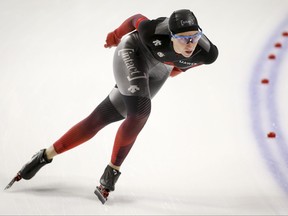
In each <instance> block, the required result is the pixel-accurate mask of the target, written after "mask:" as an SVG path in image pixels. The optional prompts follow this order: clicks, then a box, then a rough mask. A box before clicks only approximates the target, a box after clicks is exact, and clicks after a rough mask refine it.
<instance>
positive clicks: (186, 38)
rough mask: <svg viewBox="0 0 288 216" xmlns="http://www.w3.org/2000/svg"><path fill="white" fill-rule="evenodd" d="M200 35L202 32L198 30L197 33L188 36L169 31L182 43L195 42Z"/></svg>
mask: <svg viewBox="0 0 288 216" xmlns="http://www.w3.org/2000/svg"><path fill="white" fill-rule="evenodd" d="M202 35H203V33H202V32H201V31H199V32H198V33H196V34H194V35H189V36H184V35H175V34H173V33H172V32H171V36H172V37H173V38H175V39H176V40H177V41H179V42H180V43H182V44H188V43H197V42H198V41H199V40H200V38H201V37H202Z"/></svg>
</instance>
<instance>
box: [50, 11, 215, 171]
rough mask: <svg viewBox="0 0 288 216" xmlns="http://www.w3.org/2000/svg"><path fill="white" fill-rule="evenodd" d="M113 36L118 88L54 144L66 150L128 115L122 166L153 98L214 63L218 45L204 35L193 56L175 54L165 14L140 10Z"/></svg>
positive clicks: (119, 147)
mask: <svg viewBox="0 0 288 216" xmlns="http://www.w3.org/2000/svg"><path fill="white" fill-rule="evenodd" d="M128 33H129V34H128ZM113 35H114V36H115V38H116V39H118V40H119V41H118V42H120V43H119V44H118V43H117V44H118V46H117V48H116V50H115V54H114V60H113V70H114V77H115V80H116V85H115V87H114V88H113V89H112V91H111V92H110V94H109V95H108V96H107V97H106V98H105V99H104V100H103V101H102V102H101V103H100V104H99V105H98V106H97V107H96V109H95V110H94V111H93V112H92V113H91V114H90V115H89V116H87V117H86V118H85V119H83V120H82V121H80V122H79V123H78V124H76V125H75V126H73V127H72V128H71V129H70V130H68V131H67V132H66V133H65V134H64V135H63V136H62V137H61V138H60V139H59V140H57V141H56V142H55V143H54V144H53V146H54V148H55V151H56V152H57V153H58V154H61V153H63V152H65V151H67V150H69V149H71V148H74V147H76V146H78V145H80V144H82V143H84V142H86V141H87V140H89V139H91V138H92V137H93V136H95V135H96V134H97V132H98V131H100V130H101V129H102V128H104V127H105V126H106V125H108V124H110V123H112V122H116V121H119V120H123V119H125V120H124V121H123V122H122V124H121V125H120V127H119V129H118V131H117V134H116V138H115V142H114V146H113V152H112V156H111V162H112V164H114V165H115V166H121V164H122V163H123V161H124V159H125V158H126V156H127V155H128V153H129V151H130V149H131V147H132V146H133V144H134V142H135V140H136V138H137V136H138V134H139V133H140V131H141V130H142V128H143V127H144V125H145V123H146V121H147V120H148V118H149V114H150V112H151V99H152V98H153V97H154V96H155V94H156V93H157V92H158V91H159V89H160V88H161V87H162V85H163V84H164V83H165V81H166V80H167V78H168V77H169V76H175V75H178V74H179V73H181V72H184V71H186V70H188V69H190V68H192V67H195V66H199V65H201V64H210V63H212V62H214V61H215V60H216V58H217V56H218V49H217V47H216V46H215V45H213V44H212V43H211V41H210V40H209V39H208V38H207V37H206V36H205V35H203V36H202V38H201V39H200V40H199V42H198V44H197V47H196V49H195V50H194V52H193V54H192V56H191V57H189V58H185V57H183V56H182V55H180V54H177V53H175V51H174V49H173V44H172V41H171V36H170V33H169V30H168V18H165V17H161V18H158V19H155V20H148V19H147V18H146V17H145V16H143V15H141V14H136V15H134V16H132V17H130V18H128V19H127V20H125V21H124V22H123V23H122V24H121V25H120V26H119V27H118V28H117V29H116V30H115V31H113ZM124 35H125V37H123V39H122V40H121V41H120V39H121V38H122V36H124Z"/></svg>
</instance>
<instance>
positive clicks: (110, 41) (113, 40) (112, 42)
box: [104, 31, 121, 48]
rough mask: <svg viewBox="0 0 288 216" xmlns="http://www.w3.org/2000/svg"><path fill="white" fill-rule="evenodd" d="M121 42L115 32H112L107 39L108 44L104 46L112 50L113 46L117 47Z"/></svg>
mask: <svg viewBox="0 0 288 216" xmlns="http://www.w3.org/2000/svg"><path fill="white" fill-rule="evenodd" d="M120 41H121V38H119V37H117V35H116V33H115V31H113V32H110V33H109V34H108V35H107V37H106V44H104V47H105V48H111V47H113V46H117V45H118V44H119V43H120Z"/></svg>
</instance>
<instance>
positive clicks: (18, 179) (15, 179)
mask: <svg viewBox="0 0 288 216" xmlns="http://www.w3.org/2000/svg"><path fill="white" fill-rule="evenodd" d="M21 179H22V176H21V175H20V173H17V175H16V176H15V177H14V178H13V179H12V180H11V181H10V183H9V184H8V185H7V186H6V187H5V188H4V190H7V189H9V188H10V187H11V186H12V185H13V184H14V183H15V181H20V180H21Z"/></svg>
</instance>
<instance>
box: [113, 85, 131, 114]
mask: <svg viewBox="0 0 288 216" xmlns="http://www.w3.org/2000/svg"><path fill="white" fill-rule="evenodd" d="M109 99H110V101H111V103H112V104H113V106H114V107H115V109H116V110H117V111H118V112H119V113H120V114H121V115H122V116H123V117H126V116H127V110H126V106H125V103H124V100H123V96H122V95H121V93H120V91H119V89H118V87H117V85H116V86H115V87H114V88H113V89H112V91H111V92H110V94H109Z"/></svg>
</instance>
